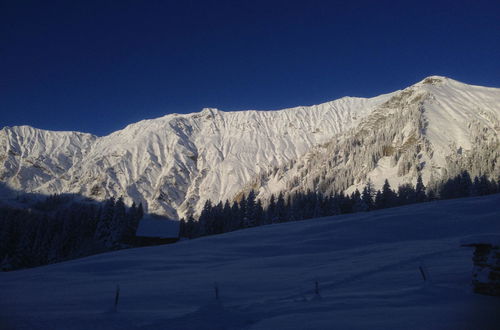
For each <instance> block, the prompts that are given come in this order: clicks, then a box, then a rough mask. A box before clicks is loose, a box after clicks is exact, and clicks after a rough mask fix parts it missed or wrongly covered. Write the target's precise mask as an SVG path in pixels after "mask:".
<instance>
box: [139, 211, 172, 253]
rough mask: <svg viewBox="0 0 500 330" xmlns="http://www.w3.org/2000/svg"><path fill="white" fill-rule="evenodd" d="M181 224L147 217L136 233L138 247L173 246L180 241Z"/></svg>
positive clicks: (140, 223)
mask: <svg viewBox="0 0 500 330" xmlns="http://www.w3.org/2000/svg"><path fill="white" fill-rule="evenodd" d="M179 229H180V222H179V221H172V220H167V219H165V218H155V217H145V218H143V219H142V220H141V221H140V222H139V226H138V227H137V231H136V234H135V235H136V244H137V246H151V245H162V244H171V243H175V242H177V241H178V240H179Z"/></svg>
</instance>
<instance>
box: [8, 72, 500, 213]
mask: <svg viewBox="0 0 500 330" xmlns="http://www.w3.org/2000/svg"><path fill="white" fill-rule="evenodd" d="M499 132H500V89H498V88H487V87H480V86H471V85H466V84H463V83H460V82H457V81H454V80H452V79H448V78H444V77H438V76H433V77H429V78H426V79H424V80H423V81H421V82H419V83H417V84H415V85H413V86H410V87H408V88H406V89H404V90H402V91H397V92H394V93H391V94H386V95H381V96H378V97H375V98H371V99H364V98H351V97H346V98H342V99H339V100H336V101H332V102H328V103H324V104H320V105H317V106H311V107H298V108H292V109H285V110H280V111H238V112H224V111H219V110H216V109H204V110H203V111H202V112H200V113H193V114H188V115H179V114H173V115H167V116H165V117H161V118H157V119H152V120H144V121H141V122H138V123H135V124H132V125H129V126H127V127H126V128H124V129H123V130H120V131H117V132H115V133H112V134H110V135H108V136H105V137H100V138H98V137H94V136H92V135H88V134H82V133H67V132H48V131H43V130H37V129H33V128H29V127H14V128H8V127H6V128H3V129H2V130H1V131H0V163H1V164H2V165H3V167H2V168H1V169H0V180H1V181H2V182H4V183H5V184H6V185H7V186H8V187H9V188H12V189H17V190H22V191H34V192H41V193H61V192H72V193H80V194H83V195H86V196H92V197H94V198H97V199H103V198H107V197H110V196H115V197H117V196H120V195H122V196H124V197H125V200H126V202H128V203H131V202H132V201H133V200H134V201H136V202H142V203H143V204H144V205H145V207H146V209H147V211H148V212H154V213H160V214H165V215H167V216H169V217H171V218H173V219H176V218H180V217H185V216H187V215H189V214H193V213H194V214H196V213H198V212H199V211H200V210H201V208H202V206H203V204H204V202H205V200H207V199H211V200H212V201H213V202H218V201H220V200H225V199H229V200H232V199H235V198H236V199H237V198H238V196H241V194H242V193H245V192H248V191H249V190H250V189H257V190H259V191H260V197H262V198H265V197H268V196H269V195H270V194H271V193H277V192H279V191H283V190H286V191H287V192H288V191H293V190H297V189H302V190H306V189H312V190H319V191H324V192H331V191H340V190H347V191H348V192H350V191H352V190H353V189H355V188H356V187H358V188H361V187H362V186H364V184H365V183H366V181H367V179H368V178H370V179H371V180H372V181H373V182H374V183H375V187H377V188H378V187H380V186H381V184H382V182H383V180H384V179H385V178H389V179H390V182H391V184H392V185H393V186H396V185H398V184H400V183H404V182H414V181H415V179H416V176H417V174H418V173H422V174H423V177H424V182H425V183H426V184H427V183H429V182H431V183H432V181H433V178H434V179H437V178H440V177H441V176H446V175H452V174H453V173H455V172H457V171H459V170H461V169H468V170H470V171H471V174H473V175H476V174H482V173H486V174H489V175H494V176H497V175H500V161H499V159H500V147H499V139H498V136H499ZM63 137H64V138H63Z"/></svg>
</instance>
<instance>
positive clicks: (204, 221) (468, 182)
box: [180, 171, 499, 238]
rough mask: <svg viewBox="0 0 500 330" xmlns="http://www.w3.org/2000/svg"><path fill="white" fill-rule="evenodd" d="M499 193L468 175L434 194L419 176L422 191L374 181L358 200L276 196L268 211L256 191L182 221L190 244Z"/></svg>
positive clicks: (491, 183) (488, 183) (445, 183)
mask: <svg viewBox="0 0 500 330" xmlns="http://www.w3.org/2000/svg"><path fill="white" fill-rule="evenodd" d="M497 192H499V184H498V183H497V182H496V181H495V180H489V179H488V178H487V177H486V176H485V175H482V176H480V177H477V176H476V177H475V178H474V180H472V179H471V177H470V175H469V173H468V172H467V171H463V172H462V173H460V174H458V175H457V176H455V177H453V178H450V179H448V180H444V181H443V182H441V183H440V184H438V185H437V186H436V188H434V189H428V188H426V187H425V186H424V184H423V182H422V177H421V176H418V178H417V182H416V185H415V186H413V185H411V184H403V185H400V186H399V187H398V188H397V190H393V189H392V188H391V186H390V184H389V181H388V180H385V183H384V185H383V186H382V189H380V190H377V191H375V189H374V188H373V184H372V183H371V181H368V183H367V185H366V186H365V187H364V189H363V190H362V191H361V192H360V191H359V190H358V189H356V190H355V191H354V192H353V193H352V194H350V195H346V194H344V193H343V192H340V193H336V194H333V195H329V196H328V195H327V196H325V195H323V194H322V193H319V192H313V191H307V192H305V193H304V192H300V191H299V192H295V193H293V194H289V195H287V196H285V194H284V193H283V192H281V193H279V194H278V196H275V195H271V197H270V200H269V203H268V205H267V206H266V207H263V203H262V201H261V200H260V199H257V198H256V193H255V192H254V191H250V192H249V193H248V195H247V196H243V197H242V198H241V199H240V200H239V201H234V202H233V203H232V204H231V203H230V202H229V201H228V200H226V201H225V202H224V203H223V202H219V203H218V204H213V203H212V202H211V201H210V200H207V201H206V202H205V205H204V207H203V210H202V212H201V214H200V216H199V218H198V220H195V219H194V218H193V217H192V216H191V217H189V218H188V219H187V220H186V219H181V224H180V226H181V227H180V235H181V237H186V238H196V237H201V236H207V235H214V234H221V233H226V232H230V231H234V230H238V229H243V228H249V227H256V226H261V225H268V224H274V223H282V222H288V221H296V220H305V219H311V218H318V217H324V216H334V215H340V214H348V213H355V212H366V211H372V210H380V209H384V208H389V207H395V206H402V205H408V204H414V203H423V202H428V201H433V200H437V199H450V198H460V197H469V196H483V195H488V194H493V193H497Z"/></svg>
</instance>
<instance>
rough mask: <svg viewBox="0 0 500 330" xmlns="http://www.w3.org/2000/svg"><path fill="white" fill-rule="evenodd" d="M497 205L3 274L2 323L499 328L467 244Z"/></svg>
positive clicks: (354, 220)
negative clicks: (475, 287) (475, 289)
mask: <svg viewBox="0 0 500 330" xmlns="http://www.w3.org/2000/svg"><path fill="white" fill-rule="evenodd" d="M499 204H500V195H499V194H495V195H491V196H486V197H480V198H479V197H475V198H466V199H456V200H448V201H439V202H429V203H423V204H416V205H412V206H405V207H398V208H392V209H387V210H381V211H374V212H368V213H357V214H352V215H342V216H335V217H326V218H318V219H313V220H308V221H297V222H290V223H285V224H275V225H268V226H262V227H257V228H252V229H246V230H241V231H236V232H232V233H227V234H223V235H217V236H210V237H205V238H200V239H196V240H189V241H183V242H180V243H177V244H173V245H166V246H158V247H149V248H137V249H129V250H122V251H117V252H112V253H106V254H101V255H97V256H93V257H87V258H83V259H79V260H73V261H69V262H64V263H60V264H54V265H49V266H43V267H38V268H34V269H27V270H22V271H15V272H7V273H0V292H2V299H0V328H2V329H160V328H161V329H175V330H182V329H210V330H213V329H251V330H257V329H368V328H369V329H384V330H385V329H498V324H500V316H499V314H498V310H499V309H500V301H499V299H498V298H497V297H491V296H483V295H478V294H473V293H472V288H471V279H472V274H471V271H472V250H471V249H470V248H466V247H461V246H460V243H461V242H463V241H464V240H465V241H466V240H467V238H468V237H470V236H471V235H481V234H491V233H499V232H500V221H499V211H498V205H499ZM420 267H422V269H423V271H424V272H425V274H426V276H427V278H426V280H425V281H424V279H423V277H422V275H421V271H420ZM316 283H317V286H316ZM117 285H119V287H120V295H119V299H118V305H117V310H116V311H115V310H114V303H115V295H116V288H117ZM216 289H217V292H218V296H219V299H216V298H215V297H216V294H215V291H216Z"/></svg>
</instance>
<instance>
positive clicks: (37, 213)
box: [0, 195, 144, 270]
mask: <svg viewBox="0 0 500 330" xmlns="http://www.w3.org/2000/svg"><path fill="white" fill-rule="evenodd" d="M143 213H144V212H143V208H142V204H139V206H136V204H135V203H134V204H133V205H132V206H131V207H129V208H127V207H126V206H125V203H124V202H123V199H122V198H118V199H117V200H115V199H114V198H110V199H107V200H105V201H104V202H103V203H102V204H96V203H95V202H91V203H85V202H81V201H80V202H78V201H75V200H74V197H72V196H67V195H51V196H48V197H47V198H45V200H42V201H39V202H36V203H35V204H34V205H32V207H31V208H29V209H25V208H15V207H12V206H1V207H0V268H1V269H2V270H13V269H20V268H27V267H34V266H41V265H45V264H50V263H54V262H58V261H63V260H69V259H74V258H78V257H83V256H87V255H91V254H95V253H100V252H105V251H110V250H115V249H119V248H123V247H128V246H131V245H133V243H134V237H135V232H136V229H137V225H138V223H139V220H140V219H141V218H142V216H143Z"/></svg>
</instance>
